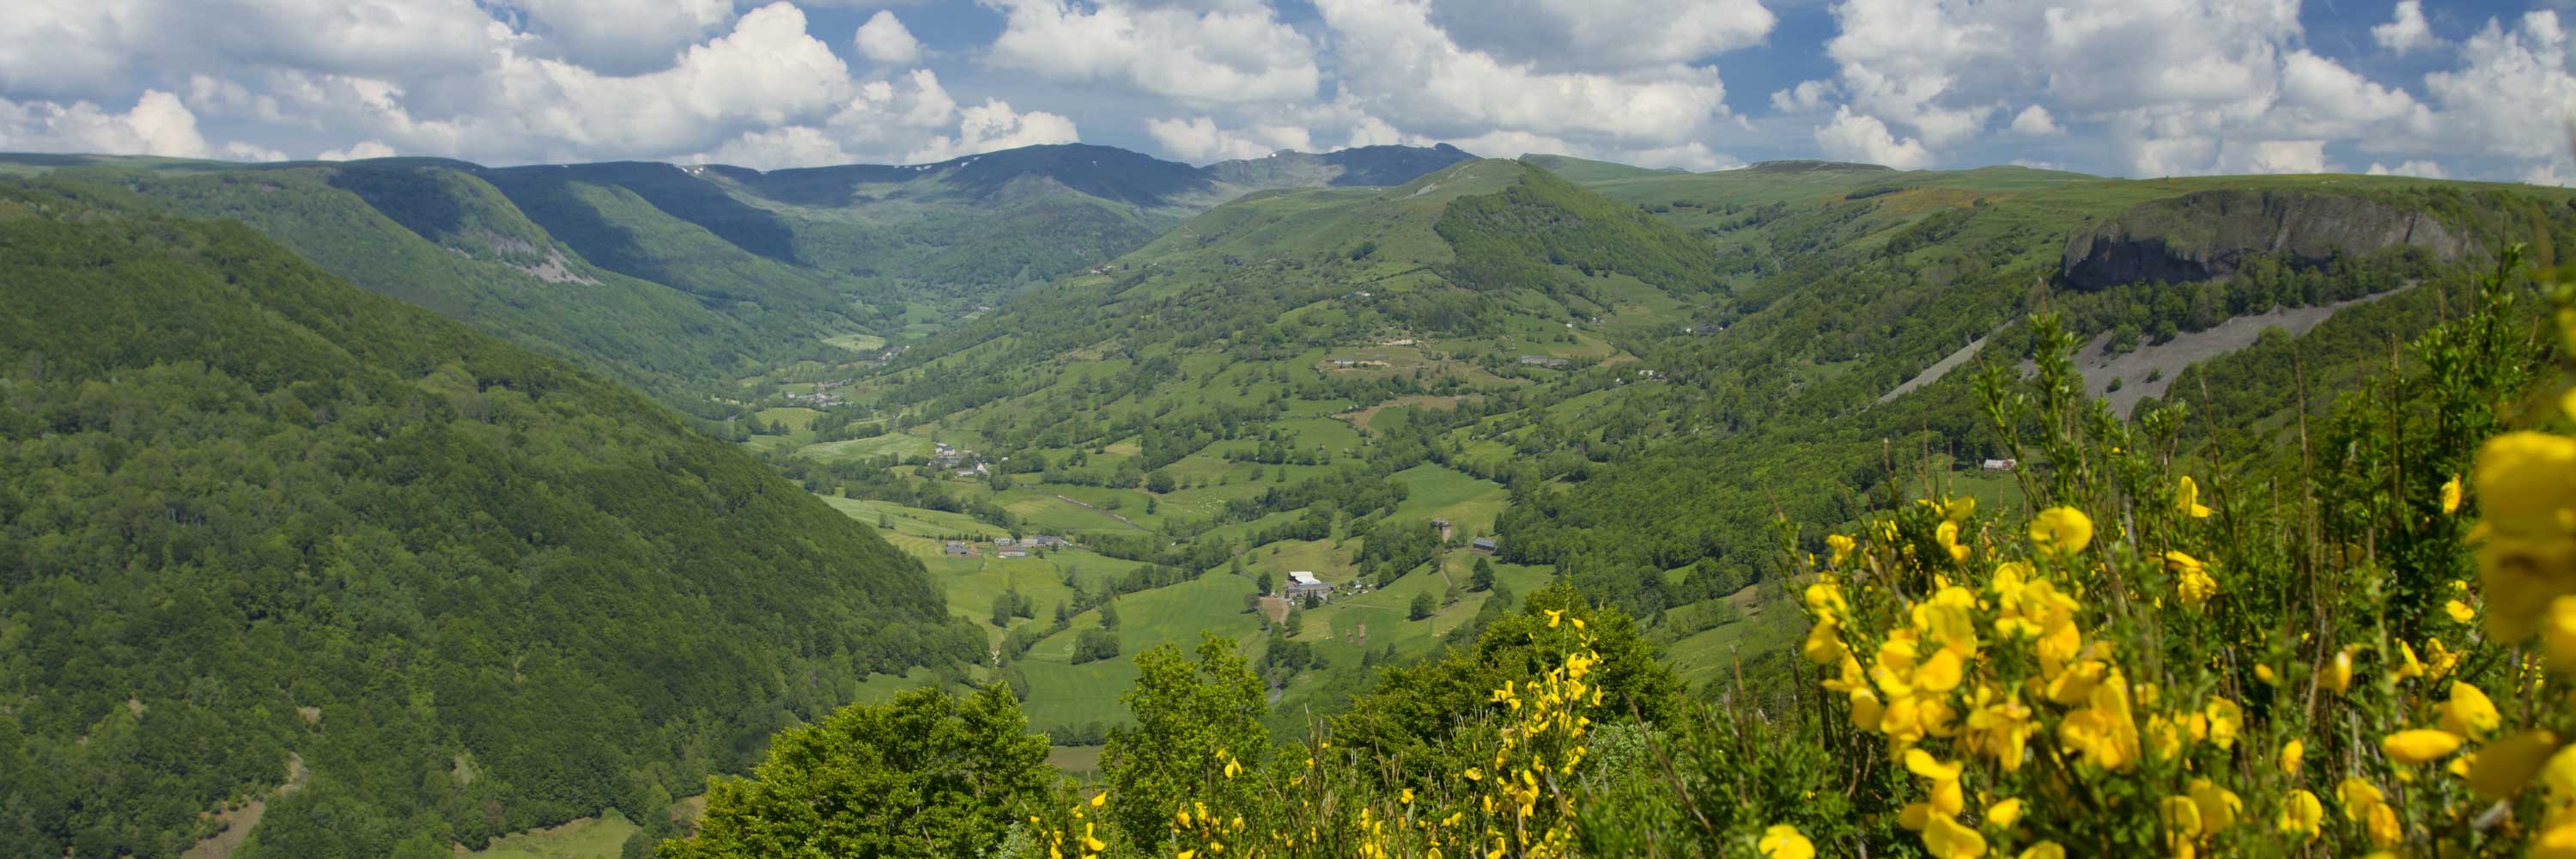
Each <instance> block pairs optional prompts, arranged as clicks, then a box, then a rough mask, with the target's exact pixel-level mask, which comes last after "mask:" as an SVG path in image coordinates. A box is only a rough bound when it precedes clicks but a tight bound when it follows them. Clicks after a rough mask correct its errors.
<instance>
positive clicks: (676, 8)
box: [357, 0, 734, 74]
mask: <svg viewBox="0 0 2576 859" xmlns="http://www.w3.org/2000/svg"><path fill="white" fill-rule="evenodd" d="M510 2H514V3H516V4H517V8H519V9H522V10H524V11H525V12H526V13H527V21H528V28H529V30H530V31H532V32H535V33H538V34H540V35H543V36H546V37H547V38H548V40H549V41H550V42H551V43H552V44H553V45H554V46H557V47H559V48H560V50H561V51H562V52H563V55H564V58H565V59H567V60H570V61H572V62H576V63H580V64H582V65H584V66H588V67H590V68H592V69H594V70H597V71H599V72H601V73H604V74H635V73H638V72H646V71H652V70H654V69H657V68H663V67H666V66H668V65H670V64H671V58H672V57H673V55H675V54H677V53H678V52H679V50H680V49H681V48H682V47H684V46H687V45H689V44H690V43H693V42H696V41H697V40H698V39H700V38H703V37H705V36H706V35H707V34H709V33H713V32H715V31H716V30H717V29H718V28H720V27H723V26H724V25H725V24H727V23H730V22H731V21H732V20H733V12H734V10H733V2H732V0H510ZM357 5H364V4H357Z"/></svg>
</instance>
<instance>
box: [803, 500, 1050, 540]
mask: <svg viewBox="0 0 2576 859" xmlns="http://www.w3.org/2000/svg"><path fill="white" fill-rule="evenodd" d="M822 499H823V503H825V504H830V505H832V509H834V510H839V511H841V513H842V514H843V515H846V516H848V517H850V518H852V519H856V520H859V521H861V522H865V523H867V524H870V525H874V524H877V521H878V517H880V516H882V517H884V518H886V519H889V520H892V521H893V523H894V532H895V533H897V534H905V535H910V536H915V537H934V538H936V537H946V536H948V535H951V534H976V535H981V536H984V537H998V536H1004V535H1006V534H1008V533H1009V532H1006V531H1003V530H1002V529H1001V528H1000V527H998V526H995V525H991V524H987V523H984V522H979V521H976V519H975V517H972V516H968V515H966V514H964V513H949V512H945V511H940V510H924V509H922V508H919V507H906V506H903V505H901V504H896V503H893V502H891V501H869V500H862V499H858V498H840V497H836V496H831V495H825V496H822ZM931 548H932V549H934V550H935V549H937V548H939V547H938V546H937V545H935V544H934V545H933V546H932V547H931Z"/></svg>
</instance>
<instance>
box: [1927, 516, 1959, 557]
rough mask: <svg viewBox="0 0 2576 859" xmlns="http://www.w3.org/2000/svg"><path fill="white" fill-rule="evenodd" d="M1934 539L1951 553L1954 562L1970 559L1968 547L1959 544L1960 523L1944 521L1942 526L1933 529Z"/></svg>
mask: <svg viewBox="0 0 2576 859" xmlns="http://www.w3.org/2000/svg"><path fill="white" fill-rule="evenodd" d="M1932 539H1933V540H1934V541H1935V542H1938V543H1940V544H1941V548H1942V550H1944V551H1947V552H1949V553H1950V560H1951V561H1952V562H1953V563H1956V562H1961V561H1966V560H1967V559H1968V547H1966V546H1962V545H1959V523H1957V522H1950V521H1945V522H1942V523H1941V526H1940V527H1938V528H1934V529H1933V530H1932Z"/></svg>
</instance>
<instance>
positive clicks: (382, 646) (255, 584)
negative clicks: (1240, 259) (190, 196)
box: [0, 185, 980, 857]
mask: <svg viewBox="0 0 2576 859" xmlns="http://www.w3.org/2000/svg"><path fill="white" fill-rule="evenodd" d="M0 293H5V294H7V295H8V296H9V312H8V313H7V314H5V315H0V354H5V355H6V356H7V360H6V361H5V362H0V402H5V403H6V407H5V408H0V641H6V642H7V643H8V646H7V647H5V648H0V771H5V772H7V773H9V776H8V778H7V779H6V787H5V796H6V799H7V802H6V808H7V809H8V813H7V814H6V815H0V853H5V854H8V855H48V856H50V855H58V854H61V853H63V852H64V850H65V849H66V848H68V849H70V850H72V851H74V852H75V853H76V854H77V855H102V856H104V855H138V856H168V855H176V854H177V853H178V852H179V851H181V850H182V849H184V848H185V847H186V846H187V845H189V844H190V843H191V842H193V841H194V840H195V839H197V838H200V837H203V836H205V835H208V834H210V833H211V831H212V830H213V829H215V828H218V822H213V821H208V820H206V819H204V818H203V817H202V816H201V812H205V811H207V810H209V809H214V808H217V807H220V806H223V805H226V804H228V803H230V804H238V803H240V802H242V801H245V800H252V799H261V798H269V799H270V801H269V802H268V804H267V814H266V817H265V819H264V820H263V821H262V822H261V823H260V825H259V827H258V829H257V830H256V832H255V833H254V834H253V835H252V838H251V840H250V843H249V844H248V845H247V846H246V847H245V849H244V852H243V854H242V855H245V856H277V857H334V856H342V857H379V856H387V855H402V856H432V855H439V856H443V855H447V852H448V845H449V844H451V843H453V842H464V843H467V844H479V843H481V842H482V841H483V840H484V839H487V838H489V837H491V836H493V835H496V834H500V833H504V832H510V831H514V830H519V829H525V828H529V827H532V826H537V825H543V824H550V823H553V822H559V821H562V820H565V819H568V818H571V817H575V816H581V815H587V814H591V813H594V812H596V811H598V810H599V809H601V808H606V807H617V808H624V809H628V810H629V813H630V814H632V815H634V816H635V817H637V818H639V819H641V818H644V817H645V816H646V815H648V814H659V813H660V809H661V808H663V807H664V806H667V805H668V804H669V801H670V798H671V797H673V796H685V795H689V794H694V793H696V792H698V786H697V785H698V782H699V780H700V779H701V778H702V777H703V776H705V775H706V774H708V773H716V772H737V771H740V770H741V769H742V768H743V767H744V766H746V765H747V764H748V763H749V762H750V761H751V760H753V756H755V755H757V754H758V753H759V751H760V750H761V749H762V748H763V747H764V745H765V744H766V741H767V737H768V735H769V734H770V732H772V731H775V730H777V729H779V728H781V727H784V726H786V725H789V724H793V723H795V722H796V721H798V720H801V719H806V718H812V717H814V716H817V715H819V714H822V713H825V712H828V711H829V710H831V709H832V708H834V707H836V706H838V705H839V704H841V703H842V702H844V701H846V700H847V699H848V697H849V694H850V690H851V688H852V685H851V684H852V683H854V682H855V681H856V680H858V679H859V678H860V677H862V676H864V675H866V674H868V673H870V672H884V671H901V670H903V669H904V668H906V667H908V666H912V665H920V664H928V663H936V664H947V663H950V662H953V661H958V660H964V659H972V658H974V657H975V656H976V655H977V651H978V650H979V649H980V648H979V646H978V642H977V641H976V640H975V639H974V638H972V637H971V634H969V633H966V632H965V631H964V630H962V629H960V628H959V627H957V626H955V625H951V624H947V623H944V622H941V621H939V620H936V619H937V618H941V617H943V616H944V612H943V611H942V609H941V598H940V594H939V592H938V590H937V589H936V587H935V586H934V585H933V584H932V583H931V582H930V581H929V580H928V579H927V578H926V577H925V576H924V575H923V573H922V571H921V569H920V567H919V565H918V564H917V563H916V562H913V561H911V560H909V559H907V558H904V557H902V556H901V555H899V554H896V553H895V552H893V551H892V550H890V549H889V548H888V547H887V546H886V545H885V544H884V543H883V542H882V541H881V540H879V539H878V538H877V537H875V536H874V535H873V534H872V533H871V532H870V531H869V530H868V529H866V528H864V527H862V526H859V525H858V524H857V523H854V522H851V521H849V520H848V519H847V518H846V517H843V516H841V515H840V514H838V513H835V512H833V511H831V510H830V509H828V508H826V507H824V506H823V505H822V504H821V503H819V502H817V501H816V500H814V499H813V498H812V497H810V496H808V495H806V494H805V493H804V492H802V491H799V490H798V489H797V488H796V487H795V486H794V485H793V484H791V483H788V482H787V481H785V480H782V479H780V478H779V477H777V476H776V475H775V474H773V473H771V472H770V470H769V469H768V468H767V467H765V466H763V465H761V464H759V463H758V462H757V461H755V460H753V459H752V458H751V457H749V456H746V455H743V454H742V453H740V452H737V451H735V450H731V449H729V448H728V447H727V446H726V445H724V444H722V443H720V442H717V441H714V440H712V439H708V438H705V437H703V436H700V435H698V434H695V433H693V432H691V431H689V430H688V429H686V428H685V427H684V426H683V424H682V423H681V421H680V419H679V418H678V416H676V415H674V414H672V413H670V412H668V411H666V410H664V409H662V408H660V407H658V406H655V405H653V404H652V403H650V402H649V401H647V400H645V399H643V398H642V397H639V396H637V395H635V394H632V393H629V392H626V391H624V390H621V389H618V388H616V387H614V386H611V385H609V384H607V383H605V382H602V381H600V380H598V379H597V378H596V377H594V376H592V375H590V374H588V373H586V372H583V371H581V370H577V369H574V368H571V367H569V366H567V365H565V364H563V363H561V362H559V361H556V360H553V359H549V358H545V357H542V356H539V355H536V354H534V353H531V352H528V351H526V350H523V349H520V348H517V347H513V346H509V345H506V344H503V343H501V342H499V341H496V340H494V339H492V338H490V337H487V336H484V335H480V334H476V333H473V332H471V331H469V330H468V329H466V328H464V327H463V326H460V325H458V324H456V323H453V322H449V321H446V320H443V319H440V318H437V317H435V316H433V315H431V314H429V313H427V312H425V311H421V310H418V309H414V308H410V307H407V306H404V305H402V304H399V303H397V302H395V301H393V300H391V299H386V298H381V297H377V296H374V295H370V294H368V293H365V292H362V291H360V290H358V289H356V288H354V287H351V286H349V285H347V284H345V283H343V282H341V281H339V280H337V279H335V278H332V277H331V276H329V275H326V274H324V273H322V272H321V271H319V270H317V269H316V268H314V267H313V266H312V265H311V264H309V263H307V262H305V261H303V260H301V259H299V258H297V257H296V256H295V255H294V254H292V253H290V252H288V251H286V250H285V249H283V248H280V247H278V246H277V245H275V244H272V243H270V242H268V241H267V240H265V239H263V238H261V237H260V236H259V235H258V234H256V233H254V232H252V231H251V230H250V229H248V228H246V227H243V226H241V225H238V224H227V223H204V222H193V221H179V220H168V219H164V218H161V217H158V216H154V215H150V214H145V213H143V212H141V211H138V210H135V209H132V208H128V207H127V206H125V205H122V204H119V203H117V202H113V201H110V200H106V199H102V198H100V197H97V196H91V195H90V193H89V192H85V191H80V190H65V189H56V188H49V187H42V186H26V185H12V186H9V187H8V188H6V189H5V190H0ZM290 761H294V762H296V763H295V766H296V767H297V768H299V769H301V770H305V771H309V775H306V776H298V778H300V779H304V780H303V781H302V782H301V788H300V789H299V790H296V791H294V792H293V793H290V794H287V795H285V796H283V797H271V796H270V792H271V791H273V790H275V789H276V788H277V787H278V786H279V785H280V784H281V783H284V782H285V781H287V779H288V778H289V775H288V774H289V768H290Z"/></svg>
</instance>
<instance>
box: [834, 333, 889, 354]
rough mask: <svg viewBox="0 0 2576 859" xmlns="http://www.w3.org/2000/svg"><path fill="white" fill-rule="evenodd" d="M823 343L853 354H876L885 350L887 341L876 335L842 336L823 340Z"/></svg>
mask: <svg viewBox="0 0 2576 859" xmlns="http://www.w3.org/2000/svg"><path fill="white" fill-rule="evenodd" d="M823 342H825V343H828V344H831V345H834V346H839V347H841V348H843V349H848V350H850V351H852V352H874V351H876V350H879V349H883V348H885V344H886V340H885V338H883V337H879V336H877V335H874V334H841V335H836V336H832V337H825V338H823Z"/></svg>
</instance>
